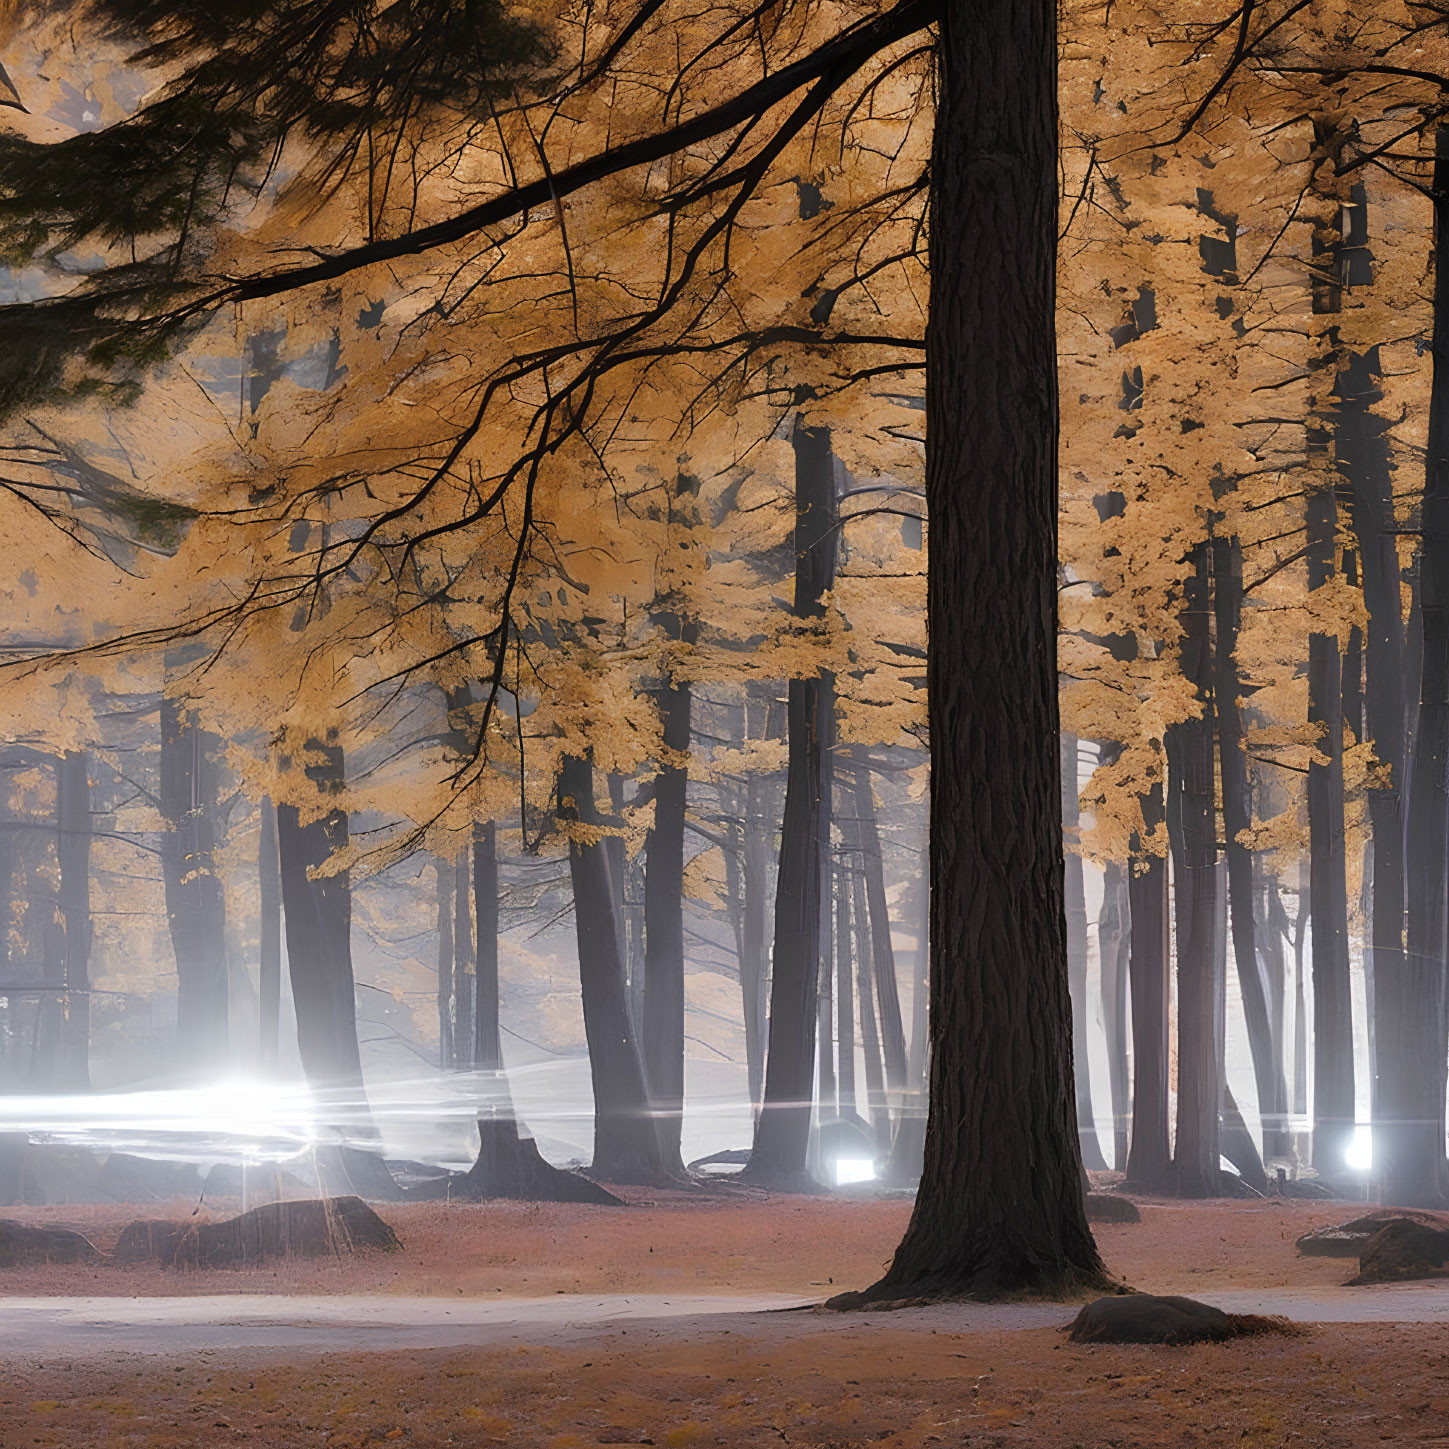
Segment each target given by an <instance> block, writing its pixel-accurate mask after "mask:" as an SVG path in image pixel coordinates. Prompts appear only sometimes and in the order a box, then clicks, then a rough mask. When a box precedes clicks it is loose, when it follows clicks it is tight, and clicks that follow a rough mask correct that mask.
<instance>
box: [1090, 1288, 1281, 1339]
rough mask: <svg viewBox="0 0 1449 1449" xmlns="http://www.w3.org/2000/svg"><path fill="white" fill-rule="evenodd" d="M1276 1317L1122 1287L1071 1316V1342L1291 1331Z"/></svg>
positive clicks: (1193, 1299) (1183, 1337) (1204, 1336)
mask: <svg viewBox="0 0 1449 1449" xmlns="http://www.w3.org/2000/svg"><path fill="white" fill-rule="evenodd" d="M1295 1331H1296V1330H1295V1329H1294V1328H1293V1326H1292V1325H1291V1324H1289V1323H1287V1322H1286V1321H1284V1320H1283V1319H1281V1318H1262V1317H1259V1316H1258V1315H1257V1314H1245V1313H1224V1312H1223V1310H1222V1309H1221V1308H1214V1307H1213V1306H1212V1304H1210V1303H1199V1302H1198V1301H1197V1300H1196V1299H1195V1298H1179V1297H1177V1296H1175V1295H1167V1296H1161V1297H1159V1296H1158V1295H1156V1294H1152V1293H1124V1294H1122V1295H1120V1296H1119V1297H1115V1298H1098V1299H1097V1300H1096V1301H1095V1302H1093V1303H1089V1304H1087V1306H1086V1307H1085V1308H1084V1309H1082V1311H1081V1312H1080V1313H1079V1314H1077V1316H1076V1318H1075V1319H1073V1321H1072V1325H1071V1328H1070V1330H1069V1335H1070V1337H1071V1340H1072V1342H1073V1343H1163V1344H1180V1343H1218V1342H1221V1341H1222V1340H1224V1339H1228V1338H1240V1337H1242V1336H1244V1335H1245V1334H1250V1333H1293V1332H1295Z"/></svg>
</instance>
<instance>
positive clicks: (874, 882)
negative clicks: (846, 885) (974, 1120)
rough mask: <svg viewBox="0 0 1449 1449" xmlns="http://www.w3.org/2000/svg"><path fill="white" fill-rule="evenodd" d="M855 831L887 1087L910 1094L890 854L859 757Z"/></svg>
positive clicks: (853, 769)
mask: <svg viewBox="0 0 1449 1449" xmlns="http://www.w3.org/2000/svg"><path fill="white" fill-rule="evenodd" d="M850 778H851V792H850V807H851V810H852V820H851V825H852V832H853V839H854V841H855V844H856V846H857V848H858V850H859V852H860V866H861V871H862V873H863V875H864V885H865V899H866V905H867V907H868V909H869V911H870V941H871V961H872V964H873V967H874V975H875V991H876V998H877V1000H878V1002H879V1004H880V1014H879V1021H880V1038H881V1051H882V1054H883V1057H884V1061H885V1079H886V1086H887V1088H888V1089H889V1090H890V1091H892V1092H895V1093H901V1092H904V1091H905V1090H906V1085H907V1073H906V1031H905V1023H904V1021H903V1020H902V1017H901V993H900V982H899V979H898V978H897V975H896V953H895V946H894V945H893V943H892V941H891V916H890V908H889V906H888V904H887V902H886V888H885V856H884V853H883V852H882V850H881V844H880V825H879V822H878V820H877V818H876V810H875V792H874V790H873V789H872V788H871V783H870V764H869V762H868V761H867V760H865V759H863V758H862V757H861V756H860V755H859V754H858V753H857V754H856V755H855V756H854V758H853V760H852V761H851V765H850Z"/></svg>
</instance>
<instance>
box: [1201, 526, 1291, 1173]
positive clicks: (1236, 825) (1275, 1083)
mask: <svg viewBox="0 0 1449 1449" xmlns="http://www.w3.org/2000/svg"><path fill="white" fill-rule="evenodd" d="M1213 581H1214V590H1213V607H1214V612H1215V614H1216V618H1217V653H1216V659H1215V668H1214V676H1215V694H1216V706H1217V724H1218V754H1219V764H1220V768H1221V771H1222V796H1223V840H1224V851H1225V854H1226V856H1227V864H1228V906H1229V910H1230V912H1231V920H1232V938H1233V955H1234V958H1235V960H1236V962H1237V969H1238V984H1239V986H1240V987H1241V990H1242V996H1243V1018H1244V1021H1245V1022H1246V1024H1247V1028H1248V1048H1249V1050H1250V1052H1251V1053H1252V1057H1253V1081H1254V1083H1255V1084H1256V1086H1257V1089H1258V1113H1259V1116H1260V1117H1261V1119H1262V1123H1263V1154H1264V1156H1266V1157H1286V1156H1287V1155H1288V1132H1287V1113H1288V1084H1287V1082H1286V1081H1285V1080H1284V1078H1283V1072H1282V1068H1281V1066H1280V1065H1279V1059H1278V1056H1277V1054H1276V1052H1275V1050H1274V1039H1273V1023H1272V1017H1271V1012H1270V1010H1269V1006H1268V988H1267V983H1266V982H1265V981H1264V979H1263V970H1262V966H1261V965H1260V962H1259V952H1258V942H1257V920H1256V917H1255V915H1254V905H1255V902H1254V895H1253V853H1252V851H1250V850H1249V849H1248V847H1247V846H1246V845H1244V844H1243V842H1242V839H1241V837H1242V834H1243V832H1244V831H1246V830H1247V829H1248V828H1249V827H1250V826H1251V825H1252V823H1253V805H1252V796H1251V793H1250V790H1249V784H1248V757H1247V756H1246V755H1245V754H1244V753H1243V721H1242V711H1241V707H1240V704H1239V701H1240V698H1241V695H1242V681H1241V678H1240V671H1239V669H1238V653H1237V651H1238V631H1239V627H1240V625H1241V622H1242V612H1243V558H1242V550H1241V548H1240V547H1239V546H1238V541H1237V539H1235V538H1234V539H1222V538H1220V539H1215V540H1214V541H1213ZM1240 1170H1241V1169H1240Z"/></svg>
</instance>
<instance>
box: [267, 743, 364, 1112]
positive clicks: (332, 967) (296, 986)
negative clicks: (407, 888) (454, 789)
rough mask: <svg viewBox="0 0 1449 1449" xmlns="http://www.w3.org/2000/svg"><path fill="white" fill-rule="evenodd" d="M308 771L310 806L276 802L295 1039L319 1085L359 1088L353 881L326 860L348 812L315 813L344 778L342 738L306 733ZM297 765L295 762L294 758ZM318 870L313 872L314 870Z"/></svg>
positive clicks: (341, 836)
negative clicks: (328, 869) (338, 740)
mask: <svg viewBox="0 0 1449 1449" xmlns="http://www.w3.org/2000/svg"><path fill="white" fill-rule="evenodd" d="M306 750H307V755H308V756H309V757H310V763H308V764H307V765H306V769H305V773H306V776H307V779H308V780H309V781H310V782H311V783H312V786H313V787H314V788H313V791H303V792H300V793H301V794H302V795H303V798H305V796H306V795H307V794H311V793H314V792H315V794H316V796H317V797H319V798H318V799H317V800H316V801H315V802H313V803H309V805H308V806H307V807H306V809H305V810H302V809H299V807H298V806H297V805H296V804H292V803H286V804H280V805H278V806H277V843H278V847H279V854H280V857H281V875H282V906H283V911H284V914H285V917H286V929H287V961H288V965H289V967H290V969H291V976H292V1000H293V1002H294V1003H295V1005H296V1010H297V1046H298V1049H299V1051H300V1053H301V1057H302V1070H303V1071H304V1072H305V1073H306V1075H307V1080H308V1081H309V1082H310V1083H312V1085H313V1086H314V1087H318V1088H322V1089H324V1090H330V1091H341V1092H347V1091H356V1092H359V1093H360V1091H361V1087H362V1059H361V1054H360V1052H359V1050H358V1044H357V1001H356V986H355V983H354V979H353V974H352V882H351V879H350V877H349V875H348V872H347V871H345V870H341V871H334V872H332V873H331V874H321V873H320V871H321V868H322V867H323V866H324V865H326V863H327V862H328V861H329V860H330V859H331V858H332V856H333V854H334V853H336V852H337V851H339V850H341V849H343V848H344V847H345V846H346V845H347V842H348V823H347V813H346V811H344V810H339V809H335V808H334V809H331V810H325V813H322V814H320V815H319V814H317V813H316V812H317V810H318V809H319V808H320V807H324V806H325V801H326V800H327V799H328V797H330V796H335V795H338V794H340V793H341V791H342V788H343V785H344V783H345V780H346V774H345V762H344V758H343V752H342V747H341V745H338V744H336V743H334V742H333V741H332V740H330V739H329V740H328V741H326V742H324V741H322V740H316V739H313V740H308V741H307V745H306ZM293 768H295V766H293ZM314 872H317V873H316V874H313V873H314Z"/></svg>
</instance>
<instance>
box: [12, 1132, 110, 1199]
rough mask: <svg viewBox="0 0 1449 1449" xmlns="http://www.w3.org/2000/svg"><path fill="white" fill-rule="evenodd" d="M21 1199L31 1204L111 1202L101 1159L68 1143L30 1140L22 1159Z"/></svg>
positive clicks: (86, 1149)
mask: <svg viewBox="0 0 1449 1449" xmlns="http://www.w3.org/2000/svg"><path fill="white" fill-rule="evenodd" d="M20 1201H21V1202H23V1203H25V1204H27V1205H29V1206H31V1207H41V1206H45V1205H47V1204H61V1203H103V1202H109V1201H111V1199H110V1198H108V1197H107V1196H106V1194H105V1193H104V1192H103V1191H102V1190H101V1159H100V1158H99V1157H98V1156H96V1154H95V1153H94V1152H92V1151H91V1150H90V1149H89V1148H86V1147H72V1146H70V1145H69V1144H68V1143H64V1142H31V1143H29V1144H28V1145H27V1146H26V1147H25V1149H24V1154H23V1156H22V1158H21V1162H20Z"/></svg>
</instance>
